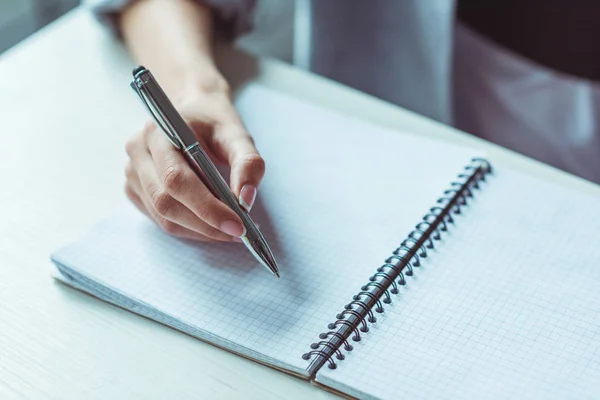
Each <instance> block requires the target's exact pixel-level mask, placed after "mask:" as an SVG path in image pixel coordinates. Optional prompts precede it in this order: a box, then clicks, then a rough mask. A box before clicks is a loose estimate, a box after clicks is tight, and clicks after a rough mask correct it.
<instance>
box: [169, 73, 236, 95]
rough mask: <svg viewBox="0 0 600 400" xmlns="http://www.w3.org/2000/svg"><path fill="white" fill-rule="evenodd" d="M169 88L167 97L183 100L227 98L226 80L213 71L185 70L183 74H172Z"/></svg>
mask: <svg viewBox="0 0 600 400" xmlns="http://www.w3.org/2000/svg"><path fill="white" fill-rule="evenodd" d="M171 77H172V78H171V82H172V83H171V84H170V85H168V86H169V92H170V93H168V94H169V96H171V97H173V98H174V99H179V100H184V99H187V98H189V97H198V96H202V97H204V96H206V97H208V96H211V97H212V96H215V95H216V96H229V94H230V91H231V89H230V86H229V83H228V82H227V80H226V79H225V78H224V77H223V75H221V73H219V71H217V70H216V68H215V69H212V70H211V69H206V68H195V67H191V68H187V69H186V71H185V72H183V73H173V74H172V75H171Z"/></svg>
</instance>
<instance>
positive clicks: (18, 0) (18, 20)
mask: <svg viewBox="0 0 600 400" xmlns="http://www.w3.org/2000/svg"><path fill="white" fill-rule="evenodd" d="M80 3H81V0H0V54H1V53H2V52H4V51H6V50H7V49H8V48H10V47H12V46H13V45H15V44H17V43H18V42H20V41H21V40H23V39H25V38H27V37H28V36H29V35H31V34H33V33H35V32H36V31H37V30H39V29H41V28H43V27H44V26H45V25H47V24H49V23H50V22H52V21H54V20H55V19H57V18H59V17H60V16H61V15H63V14H65V13H67V12H69V11H70V10H72V9H73V8H75V7H77V6H78V5H79V4H80ZM282 18H284V20H287V21H292V20H294V21H295V23H294V24H281V23H278V22H277V21H281V20H282ZM254 19H255V29H254V30H253V32H252V33H251V34H250V35H247V36H245V37H243V38H242V39H241V40H240V41H239V43H238V44H239V45H240V46H241V47H242V48H244V49H245V50H247V51H250V52H252V53H257V54H260V55H263V56H270V57H274V58H278V59H281V60H283V61H287V62H294V63H295V64H296V65H298V66H300V67H302V66H303V64H305V61H304V60H303V58H304V57H302V56H300V55H301V54H304V53H303V52H302V49H303V48H305V46H306V44H305V43H302V42H299V41H301V40H306V38H307V35H306V34H305V32H304V30H307V23H308V8H307V1H306V0H259V1H258V7H257V9H256V12H255V18H254ZM299 30H300V31H303V32H298V31H299ZM295 33H296V34H295ZM294 38H296V40H295V39H294Z"/></svg>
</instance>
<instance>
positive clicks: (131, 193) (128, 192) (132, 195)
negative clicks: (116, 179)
mask: <svg viewBox="0 0 600 400" xmlns="http://www.w3.org/2000/svg"><path fill="white" fill-rule="evenodd" d="M125 194H126V195H127V197H128V198H129V200H133V199H134V198H135V196H136V194H135V192H134V191H133V189H132V188H131V186H130V185H129V184H127V183H126V184H125Z"/></svg>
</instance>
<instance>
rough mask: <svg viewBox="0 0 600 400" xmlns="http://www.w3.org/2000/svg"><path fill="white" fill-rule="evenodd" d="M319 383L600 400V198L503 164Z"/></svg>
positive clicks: (437, 393) (370, 390)
mask: <svg viewBox="0 0 600 400" xmlns="http://www.w3.org/2000/svg"><path fill="white" fill-rule="evenodd" d="M497 170H498V171H497V172H496V173H495V176H493V177H491V178H490V179H489V180H488V183H487V184H485V185H484V188H483V190H482V191H481V192H479V193H478V194H477V196H476V199H475V200H474V201H472V202H471V206H470V207H468V208H466V209H465V211H464V214H463V215H462V216H458V217H457V223H456V227H455V228H452V229H451V232H450V233H449V234H448V235H446V236H445V239H444V241H443V242H442V243H441V244H440V245H439V247H438V248H437V250H436V251H435V252H433V254H432V255H431V257H429V258H428V259H427V260H426V262H425V263H423V266H422V267H421V268H419V269H418V270H417V271H416V272H415V275H414V277H413V278H407V280H408V281H407V284H406V287H405V290H402V291H401V294H399V295H398V296H395V297H394V301H393V304H392V305H391V306H390V307H387V309H386V311H385V313H384V314H385V315H384V316H382V317H381V318H380V319H379V320H378V321H377V322H376V323H375V324H373V325H372V328H371V331H370V332H369V333H367V334H366V335H365V337H364V340H362V342H361V343H358V344H357V346H356V347H357V349H356V351H352V352H350V353H349V354H348V355H347V358H346V360H343V361H340V362H339V365H338V368H337V369H335V370H329V369H327V368H321V370H320V372H319V374H318V380H319V381H320V382H321V383H323V384H326V385H328V386H333V387H336V388H338V389H339V390H342V391H345V392H349V393H352V394H353V395H355V396H357V397H360V398H363V397H377V398H387V399H392V398H400V397H404V398H438V399H442V398H443V399H445V398H448V399H472V398H524V399H530V398H544V399H549V398H555V399H565V398H574V399H583V398H598V397H600V290H599V288H600V250H599V247H598V246H599V244H600V200H599V199H597V198H591V197H584V196H580V195H577V194H575V193H571V192H567V191H566V190H564V189H561V188H558V187H555V186H553V185H550V184H548V183H544V182H540V181H537V180H535V179H532V178H529V177H525V176H523V175H520V174H518V173H515V172H511V171H505V170H501V169H499V168H497Z"/></svg>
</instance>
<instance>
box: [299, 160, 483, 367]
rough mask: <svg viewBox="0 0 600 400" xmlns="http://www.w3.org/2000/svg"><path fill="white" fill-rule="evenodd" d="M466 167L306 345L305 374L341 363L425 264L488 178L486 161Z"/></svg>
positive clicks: (478, 161) (304, 356)
mask: <svg viewBox="0 0 600 400" xmlns="http://www.w3.org/2000/svg"><path fill="white" fill-rule="evenodd" d="M471 161H472V162H471V164H469V165H468V166H466V167H465V169H464V172H463V173H461V174H459V175H458V176H457V178H458V179H457V180H456V181H454V182H451V183H450V189H448V190H446V191H444V194H443V195H442V197H440V198H439V199H438V200H437V204H438V205H437V206H435V207H432V208H430V210H429V212H428V213H427V214H425V216H424V217H423V218H422V221H421V222H419V223H418V224H417V225H416V226H415V229H414V230H413V231H412V232H410V233H409V234H408V236H407V238H406V239H404V240H403V241H402V242H401V243H400V245H399V246H398V247H397V248H396V250H394V251H393V253H392V255H391V256H390V257H388V258H387V259H386V260H385V264H383V265H382V266H381V267H379V268H378V269H377V271H376V273H375V274H373V275H372V276H371V277H370V278H369V282H367V283H366V284H365V285H363V286H362V287H361V288H360V292H358V293H357V294H356V295H355V296H354V297H353V299H352V301H351V302H350V303H348V304H346V306H345V307H344V310H343V311H342V312H341V313H339V314H337V315H336V321H335V322H332V323H330V324H329V325H328V326H327V328H328V329H330V330H329V331H328V332H324V333H321V334H320V335H319V338H320V339H321V340H320V341H319V342H316V343H312V344H311V345H310V348H311V350H310V351H308V352H307V353H305V354H303V355H302V358H303V359H304V360H311V359H312V360H311V363H310V365H309V366H308V368H307V370H308V371H309V373H310V375H311V376H312V375H314V374H315V373H316V371H318V370H319V368H321V366H323V364H325V363H327V364H328V366H329V368H330V369H335V368H336V367H337V364H336V362H335V361H334V360H333V357H334V356H335V358H336V359H338V360H343V359H344V358H345V357H344V354H343V353H342V351H341V349H342V348H343V350H345V351H352V350H353V347H352V345H351V344H350V343H349V341H348V339H349V338H351V339H352V340H353V341H356V342H359V341H360V340H361V339H362V336H361V333H362V334H364V333H366V332H368V331H369V323H371V324H372V323H375V322H376V321H377V318H376V317H375V314H374V313H373V310H374V311H375V313H383V312H384V308H383V307H384V306H383V305H384V304H389V303H391V302H392V296H391V295H390V293H391V294H398V293H399V290H398V285H401V286H402V285H405V284H406V280H405V277H404V276H405V275H406V276H412V275H413V274H414V267H419V266H420V265H421V259H423V258H427V256H428V254H427V250H428V249H433V248H434V247H435V241H440V240H442V233H443V232H445V231H447V230H448V227H449V225H450V224H453V223H454V218H453V217H452V215H453V214H461V212H462V211H461V209H462V208H463V207H465V206H466V205H467V199H468V198H472V197H473V196H474V193H473V192H474V190H477V189H479V188H480V187H479V183H480V182H483V181H485V179H486V176H487V175H488V174H490V173H491V172H492V167H491V165H490V163H489V162H488V161H487V160H485V159H482V158H474V159H472V160H471ZM390 287H391V289H390ZM382 298H383V299H382ZM313 356H314V358H313Z"/></svg>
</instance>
